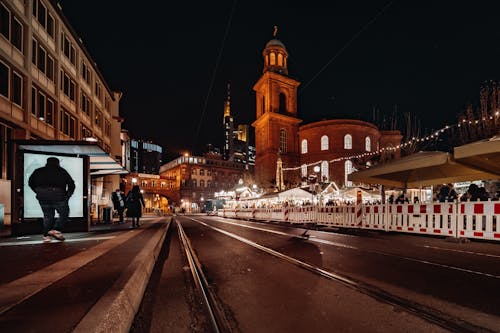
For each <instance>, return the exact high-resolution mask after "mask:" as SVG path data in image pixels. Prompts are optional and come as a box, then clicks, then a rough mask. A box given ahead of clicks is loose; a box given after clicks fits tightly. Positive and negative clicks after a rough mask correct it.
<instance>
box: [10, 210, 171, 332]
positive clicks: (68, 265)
mask: <svg viewBox="0 0 500 333" xmlns="http://www.w3.org/2000/svg"><path fill="white" fill-rule="evenodd" d="M142 222H143V224H142V226H141V227H140V228H138V229H131V228H130V223H129V224H110V225H98V226H95V227H94V228H93V231H92V232H89V233H68V234H65V236H66V238H67V240H66V241H65V242H52V243H48V244H43V243H42V242H41V241H40V239H39V237H38V235H37V237H33V240H31V238H30V237H22V238H21V239H17V238H14V237H11V238H10V239H9V238H7V239H6V238H3V239H1V240H0V249H1V250H2V256H1V257H0V265H1V267H3V272H4V273H5V274H3V275H2V277H1V278H0V331H1V332H26V331H37V332H54V331H55V332H70V331H73V330H76V331H77V332H78V331H80V332H89V331H93V332H99V331H101V332H104V331H109V330H110V328H111V327H112V328H113V329H112V330H113V331H115V332H116V331H118V332H128V330H129V328H130V325H131V323H132V321H133V319H134V316H135V313H136V311H137V309H138V307H139V305H140V302H141V299H142V295H143V292H144V289H145V287H146V285H147V283H148V281H149V276H150V274H151V271H152V268H153V266H154V263H155V261H156V258H157V255H158V253H159V251H160V249H161V246H162V244H163V240H164V238H165V235H166V232H167V230H168V228H169V226H170V222H171V218H170V217H155V218H153V217H145V218H144V219H143V220H142Z"/></svg>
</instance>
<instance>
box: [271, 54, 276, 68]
mask: <svg viewBox="0 0 500 333" xmlns="http://www.w3.org/2000/svg"><path fill="white" fill-rule="evenodd" d="M273 65H276V54H274V52H271V66H273Z"/></svg>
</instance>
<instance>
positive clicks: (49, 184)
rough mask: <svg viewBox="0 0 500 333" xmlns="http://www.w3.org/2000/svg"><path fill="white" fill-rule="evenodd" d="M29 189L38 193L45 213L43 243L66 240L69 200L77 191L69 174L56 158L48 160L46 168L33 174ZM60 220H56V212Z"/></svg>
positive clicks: (37, 196)
mask: <svg viewBox="0 0 500 333" xmlns="http://www.w3.org/2000/svg"><path fill="white" fill-rule="evenodd" d="M28 185H29V187H30V188H31V189H32V190H33V192H35V193H36V198H37V199H38V203H39V204H40V207H41V208H42V212H43V241H44V242H51V241H52V239H53V238H54V239H57V240H61V241H63V240H64V236H63V235H62V232H61V230H62V228H63V227H64V225H65V224H66V221H67V220H68V216H69V206H68V200H69V198H70V197H71V196H72V195H73V192H74V191H75V182H74V180H73V178H71V176H70V175H69V173H68V172H67V171H66V169H64V168H63V167H61V166H60V165H59V159H58V158H56V157H49V158H47V163H46V164H45V166H44V167H41V168H38V169H36V170H35V171H33V173H32V174H31V176H30V178H29V181H28ZM56 211H57V213H58V214H59V218H58V219H57V220H56V219H55V212H56Z"/></svg>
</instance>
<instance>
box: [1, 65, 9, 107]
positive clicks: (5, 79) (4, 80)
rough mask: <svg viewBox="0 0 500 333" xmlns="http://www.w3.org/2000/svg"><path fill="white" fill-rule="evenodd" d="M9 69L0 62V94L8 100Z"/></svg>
mask: <svg viewBox="0 0 500 333" xmlns="http://www.w3.org/2000/svg"><path fill="white" fill-rule="evenodd" d="M9 82H10V80H9V67H7V65H5V64H4V63H3V62H1V61H0V94H1V95H3V96H5V97H7V98H9Z"/></svg>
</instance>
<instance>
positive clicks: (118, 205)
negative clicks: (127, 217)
mask: <svg viewBox="0 0 500 333" xmlns="http://www.w3.org/2000/svg"><path fill="white" fill-rule="evenodd" d="M111 201H113V208H114V209H115V210H116V212H117V213H118V217H119V219H120V222H119V223H120V224H121V223H123V212H124V211H125V195H124V194H123V192H122V191H120V189H116V191H115V192H113V193H112V194H111Z"/></svg>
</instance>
